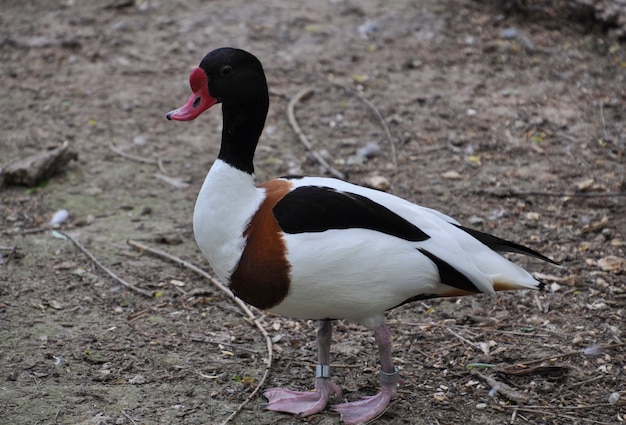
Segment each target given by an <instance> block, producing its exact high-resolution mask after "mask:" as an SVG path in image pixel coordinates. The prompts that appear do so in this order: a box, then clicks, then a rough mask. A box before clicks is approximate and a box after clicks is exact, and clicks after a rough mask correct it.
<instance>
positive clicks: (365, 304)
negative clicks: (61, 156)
mask: <svg viewBox="0 0 626 425" xmlns="http://www.w3.org/2000/svg"><path fill="white" fill-rule="evenodd" d="M190 85H191V90H192V92H193V94H192V95H191V96H190V97H189V99H188V100H187V102H186V103H185V104H184V105H183V106H182V107H180V108H178V109H176V110H173V111H171V112H169V113H168V114H167V119H169V120H178V121H188V120H193V119H195V118H197V117H198V116H199V115H200V114H202V112H204V111H205V110H207V109H209V108H211V107H212V106H214V105H216V104H218V103H221V104H222V113H223V129H222V141H221V147H220V151H219V154H218V157H217V160H216V161H215V162H214V164H213V166H212V167H211V169H210V171H209V173H208V175H207V176H206V179H205V181H204V184H203V185H202V188H201V190H200V193H199V195H198V199H197V201H196V205H195V210H194V214H193V227H194V234H195V238H196V241H197V243H198V246H199V247H200V250H201V251H202V253H203V254H204V256H206V258H207V259H208V261H209V263H210V265H211V267H212V268H213V270H214V272H215V273H216V274H217V275H218V276H219V278H220V279H221V280H222V281H224V282H226V283H228V285H229V286H230V288H231V289H232V291H233V292H234V293H235V294H236V295H237V296H238V297H240V298H241V299H243V300H244V301H246V302H247V303H249V304H252V305H253V306H256V307H258V308H261V309H264V310H268V311H270V312H273V313H278V314H281V315H285V316H289V317H293V318H297V319H313V320H318V321H319V325H318V330H317V345H318V366H317V368H316V375H315V391H307V392H297V391H291V390H287V389H281V388H273V389H268V390H266V391H265V393H264V395H265V397H267V399H268V403H267V404H266V405H265V408H266V409H269V410H274V411H281V412H288V413H292V414H296V415H299V416H307V415H311V414H314V413H317V412H320V411H321V410H323V409H324V408H325V407H326V405H327V403H328V400H329V397H330V396H331V394H332V393H335V394H337V395H340V394H341V390H340V389H339V387H337V386H336V385H335V384H333V383H332V382H331V379H330V378H331V373H330V345H331V326H332V325H331V323H332V320H334V319H346V320H350V321H353V322H356V323H360V324H361V325H363V326H365V327H366V328H368V329H371V330H373V331H374V336H375V340H376V344H377V345H378V348H379V351H380V383H381V390H380V392H379V393H378V394H376V395H374V396H371V397H366V398H364V399H362V400H359V401H355V402H349V403H342V404H338V405H334V406H332V409H333V410H335V411H337V412H339V413H340V414H341V419H342V421H343V422H344V423H346V424H360V423H365V422H367V421H369V420H371V419H373V418H375V417H377V416H378V415H380V414H381V413H382V412H383V411H384V410H385V408H386V407H387V405H388V404H389V401H390V400H391V398H392V397H393V396H394V394H395V393H396V387H397V384H398V381H399V372H398V368H397V367H395V366H394V365H393V363H392V356H391V350H392V349H391V335H390V331H389V328H388V326H387V325H386V324H385V312H386V311H387V310H390V309H393V308H394V307H398V306H400V305H402V304H405V303H408V302H412V301H416V300H423V299H427V298H434V297H453V296H460V295H470V294H476V293H481V292H482V293H487V294H495V292H496V291H501V290H509V289H528V288H530V289H538V288H541V286H542V284H541V283H540V282H538V281H537V280H535V279H534V278H533V277H532V276H531V275H530V273H528V272H527V271H525V270H524V269H522V268H521V267H519V266H517V265H515V264H513V263H512V262H510V261H509V260H507V259H505V258H504V257H502V256H501V255H500V254H498V252H504V251H508V252H515V253H521V254H526V255H530V256H533V257H536V258H539V259H541V260H544V261H548V262H552V263H553V261H552V260H550V259H549V258H547V257H545V256H543V255H542V254H540V253H538V252H536V251H534V250H532V249H530V248H527V247H524V246H522V245H518V244H516V243H513V242H509V241H506V240H504V239H501V238H498V237H496V236H492V235H489V234H486V233H483V232H480V231H477V230H472V229H469V228H467V227H464V226H462V225H460V224H459V223H458V222H457V221H455V220H454V219H452V218H450V217H448V216H447V215H445V214H442V213H440V212H438V211H435V210H432V209H429V208H425V207H422V206H419V205H416V204H413V203H411V202H408V201H406V200H404V199H401V198H398V197H396V196H394V195H391V194H388V193H384V192H380V191H377V190H374V189H369V188H365V187H361V186H357V185H354V184H350V183H347V182H345V181H342V180H337V179H333V178H325V177H292V176H290V177H280V178H277V179H275V180H271V181H268V182H266V183H262V184H258V185H257V184H256V183H255V179H254V166H253V157H254V152H255V149H256V146H257V143H258V141H259V137H260V135H261V132H262V130H263V126H264V124H265V119H266V116H267V112H268V108H269V95H268V87H267V82H266V79H265V74H264V72H263V67H262V65H261V63H260V61H259V60H258V59H257V58H256V57H255V56H253V55H252V54H250V53H248V52H246V51H243V50H240V49H235V48H220V49H217V50H214V51H212V52H210V53H208V54H207V55H206V56H205V57H204V59H202V62H201V63H200V66H199V67H198V68H195V69H194V70H193V71H192V72H191V76H190Z"/></svg>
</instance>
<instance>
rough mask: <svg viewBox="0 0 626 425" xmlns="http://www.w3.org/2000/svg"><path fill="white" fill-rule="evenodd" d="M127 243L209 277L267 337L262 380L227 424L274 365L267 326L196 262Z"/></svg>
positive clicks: (261, 383) (235, 414) (260, 384)
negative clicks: (265, 365)
mask: <svg viewBox="0 0 626 425" xmlns="http://www.w3.org/2000/svg"><path fill="white" fill-rule="evenodd" d="M127 243H128V245H130V246H132V247H133V248H135V249H138V250H140V251H147V252H149V253H150V254H152V255H156V256H158V257H162V258H166V259H168V260H170V261H172V262H174V263H176V264H178V265H181V266H183V267H186V268H188V269H189V270H192V271H194V272H195V273H197V274H199V275H200V276H202V277H204V278H205V279H207V280H208V281H209V282H211V283H212V284H213V285H214V286H215V287H217V288H218V289H219V290H220V291H222V292H224V293H225V294H226V295H227V296H228V297H229V298H230V299H231V300H232V301H233V302H234V303H235V304H237V305H238V306H239V308H241V310H242V311H243V312H244V313H245V314H246V316H248V318H249V319H250V320H252V322H253V323H254V325H255V326H256V327H257V329H258V330H259V331H260V332H261V334H262V335H263V337H264V338H265V343H266V345H267V367H266V368H265V372H264V373H263V376H262V377H261V380H260V381H259V384H258V385H257V386H256V388H255V389H254V391H252V393H250V395H249V396H248V397H247V398H246V399H245V400H244V401H243V403H241V404H240V405H239V407H237V409H236V410H235V411H234V412H233V413H231V414H230V416H229V417H228V418H226V420H224V422H222V425H225V424H226V423H228V422H229V421H230V420H231V419H233V418H234V417H235V416H237V414H239V412H240V411H241V409H243V408H244V406H245V405H246V404H248V403H249V402H250V400H252V399H253V398H254V397H255V396H256V395H257V393H258V392H259V391H260V390H261V387H262V386H263V384H264V383H265V381H266V380H267V377H268V376H269V373H270V369H271V367H272V358H273V353H274V350H273V348H272V339H271V338H270V336H269V334H268V333H267V331H266V330H265V328H264V327H263V325H262V324H261V322H259V320H258V319H257V317H256V316H255V315H254V313H253V312H252V311H251V310H250V308H249V307H248V306H247V305H246V304H245V303H244V302H243V301H242V300H240V299H239V298H237V297H236V296H235V295H234V294H233V293H232V292H231V290H230V289H228V288H227V287H226V286H224V285H223V284H222V283H221V282H220V281H219V280H217V279H215V278H214V277H213V276H211V275H210V274H208V273H207V272H205V271H204V270H202V269H201V268H199V267H197V266H195V265H194V264H191V263H189V262H187V261H185V260H183V259H182V258H179V257H176V256H174V255H171V254H168V253H167V252H165V251H161V250H158V249H154V248H150V247H148V246H147V245H144V244H142V243H140V242H137V241H133V240H129V241H127Z"/></svg>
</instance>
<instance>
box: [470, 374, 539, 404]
mask: <svg viewBox="0 0 626 425" xmlns="http://www.w3.org/2000/svg"><path fill="white" fill-rule="evenodd" d="M471 374H472V375H473V376H477V377H479V378H480V379H482V380H483V381H485V382H486V383H487V385H489V386H490V387H491V388H492V390H495V391H497V392H499V393H500V394H502V395H503V396H504V397H506V398H507V399H509V400H511V401H514V402H516V403H518V404H526V403H528V400H530V397H529V396H527V395H526V394H522V393H520V392H518V391H515V390H514V389H513V388H511V387H509V386H508V385H507V384H505V383H504V382H500V381H497V380H495V379H494V378H492V377H490V376H487V375H483V374H482V373H480V372H479V371H478V370H477V369H472V372H471ZM490 394H491V393H490Z"/></svg>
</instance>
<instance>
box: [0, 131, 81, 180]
mask: <svg viewBox="0 0 626 425" xmlns="http://www.w3.org/2000/svg"><path fill="white" fill-rule="evenodd" d="M68 148H69V143H68V142H67V141H65V142H63V144H62V145H61V146H59V147H58V148H55V149H50V150H45V151H42V152H38V153H36V154H34V155H30V156H27V157H26V158H22V159H19V160H17V161H15V162H12V163H10V164H8V165H7V166H6V167H4V169H0V185H1V184H2V183H3V182H4V183H6V184H19V185H25V186H29V187H32V186H36V185H38V184H39V183H41V182H42V181H44V180H45V179H47V178H48V177H50V176H52V175H53V174H54V173H56V172H57V171H58V170H59V168H61V167H63V166H65V165H66V164H67V163H68V162H70V161H71V160H72V159H73V160H76V159H78V154H77V153H76V152H73V151H70V150H68Z"/></svg>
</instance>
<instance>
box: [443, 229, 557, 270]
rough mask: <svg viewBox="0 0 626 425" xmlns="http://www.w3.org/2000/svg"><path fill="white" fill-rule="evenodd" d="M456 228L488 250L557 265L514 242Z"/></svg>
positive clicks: (476, 231) (472, 230)
mask: <svg viewBox="0 0 626 425" xmlns="http://www.w3.org/2000/svg"><path fill="white" fill-rule="evenodd" d="M455 226H456V227H458V228H459V229H461V230H463V231H465V232H466V233H469V234H470V235H472V236H473V237H475V238H476V239H478V240H479V241H481V242H482V243H484V244H485V245H487V246H488V247H489V248H491V249H493V250H494V251H498V252H515V253H517V254H524V255H528V256H530V257H535V258H539V259H540V260H543V261H547V262H548V263H552V264H556V265H558V264H559V263H557V262H556V261H554V260H552V259H550V258H548V257H546V256H545V255H542V254H540V253H538V252H537V251H535V250H534V249H530V248H528V247H525V246H524V245H520V244H517V243H515V242H511V241H507V240H506V239H502V238H499V237H497V236H493V235H490V234H489V233H484V232H481V231H479V230H474V229H470V228H468V227H464V226H461V225H460V224H455Z"/></svg>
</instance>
